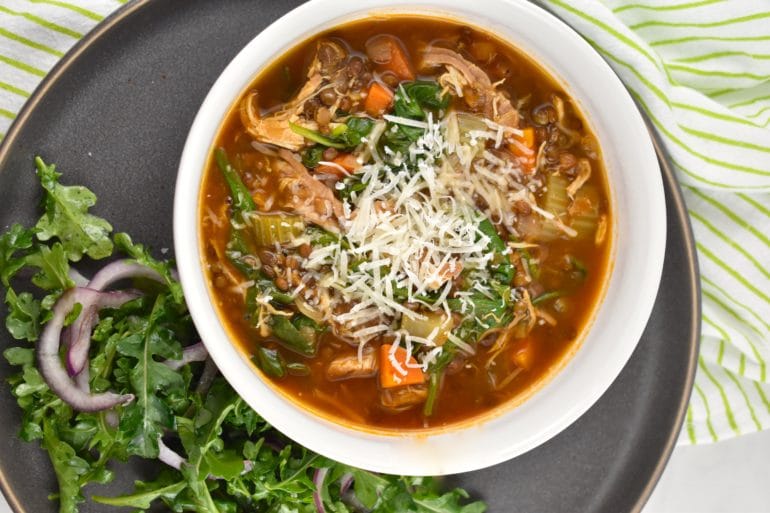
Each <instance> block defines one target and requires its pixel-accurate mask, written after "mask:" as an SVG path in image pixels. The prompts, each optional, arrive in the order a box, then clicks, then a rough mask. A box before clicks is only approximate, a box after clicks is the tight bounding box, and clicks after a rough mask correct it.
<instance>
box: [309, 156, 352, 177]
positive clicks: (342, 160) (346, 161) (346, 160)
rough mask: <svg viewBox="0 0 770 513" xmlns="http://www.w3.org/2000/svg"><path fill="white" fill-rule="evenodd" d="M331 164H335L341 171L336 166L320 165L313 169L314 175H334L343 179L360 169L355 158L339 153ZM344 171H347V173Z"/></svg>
mask: <svg viewBox="0 0 770 513" xmlns="http://www.w3.org/2000/svg"><path fill="white" fill-rule="evenodd" d="M332 162H333V163H335V164H337V166H340V167H341V168H342V169H340V167H337V166H330V165H327V164H321V165H319V166H318V167H317V168H316V169H315V171H316V173H323V174H326V175H334V176H336V177H337V178H345V177H346V176H347V175H349V174H350V173H352V172H353V171H355V170H356V169H358V168H359V167H361V164H359V163H358V160H357V159H356V156H355V155H353V154H352V153H340V154H339V155H337V156H336V157H334V158H333V159H332ZM343 169H344V171H343ZM345 171H347V173H346V172H345Z"/></svg>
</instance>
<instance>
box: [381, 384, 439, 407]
mask: <svg viewBox="0 0 770 513" xmlns="http://www.w3.org/2000/svg"><path fill="white" fill-rule="evenodd" d="M427 398H428V389H427V388H426V387H425V386H422V385H416V386H412V385H408V386H401V387H396V388H386V389H384V390H382V391H380V403H381V404H382V406H383V407H385V408H386V409H388V410H392V411H404V410H408V409H410V408H413V407H415V406H417V405H418V404H422V403H424V402H425V400H426V399H427Z"/></svg>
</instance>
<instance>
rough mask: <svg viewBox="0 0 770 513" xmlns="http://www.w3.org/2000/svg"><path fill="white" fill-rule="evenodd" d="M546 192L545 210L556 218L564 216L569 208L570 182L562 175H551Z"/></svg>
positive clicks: (547, 180) (547, 181) (544, 199)
mask: <svg viewBox="0 0 770 513" xmlns="http://www.w3.org/2000/svg"><path fill="white" fill-rule="evenodd" d="M545 184H546V188H547V189H546V191H545V197H544V198H543V208H544V209H545V210H547V211H549V212H550V213H552V214H554V215H556V216H563V215H564V214H566V213H567V209H568V208H569V196H568V195H567V186H568V185H569V180H567V178H565V177H564V176H562V175H556V174H551V175H548V178H547V179H546V182H545Z"/></svg>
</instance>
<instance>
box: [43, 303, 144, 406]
mask: <svg viewBox="0 0 770 513" xmlns="http://www.w3.org/2000/svg"><path fill="white" fill-rule="evenodd" d="M100 294H107V295H108V296H109V297H115V296H110V294H119V295H120V296H122V297H123V298H124V302H125V293H100V292H97V291H95V290H90V289H82V288H74V289H70V290H68V291H67V292H65V293H64V294H63V295H62V297H61V298H59V300H58V301H57V302H56V305H54V307H53V318H52V319H51V320H50V321H48V324H46V326H45V329H44V330H43V333H42V334H41V335H40V341H39V342H38V347H37V357H38V362H39V366H40V373H41V374H42V376H43V379H44V380H45V382H46V383H47V384H48V386H49V387H50V388H51V390H52V391H53V392H54V393H55V394H56V395H57V396H59V397H60V398H61V399H62V400H63V401H64V402H65V403H67V404H69V405H70V406H72V407H73V408H74V409H76V410H78V411H85V412H93V411H101V410H107V409H110V408H112V407H114V406H117V405H119V404H126V403H128V402H131V401H133V399H134V396H133V395H132V394H124V395H120V394H115V393H112V392H105V393H103V394H90V393H89V392H88V391H84V390H81V389H80V388H78V386H77V385H76V384H75V383H74V382H73V381H72V379H70V377H69V376H68V375H67V371H66V370H65V369H64V366H63V365H62V362H61V359H60V358H59V344H60V339H61V330H62V327H63V326H64V319H65V318H66V317H67V314H68V313H69V312H70V311H72V308H73V307H74V306H75V304H76V303H80V304H86V303H88V304H98V303H99V300H98V298H97V296H98V295H100Z"/></svg>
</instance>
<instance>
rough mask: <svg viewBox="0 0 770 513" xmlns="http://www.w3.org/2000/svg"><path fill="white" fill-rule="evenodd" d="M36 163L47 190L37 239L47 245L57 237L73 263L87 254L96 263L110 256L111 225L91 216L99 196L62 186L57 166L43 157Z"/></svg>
mask: <svg viewBox="0 0 770 513" xmlns="http://www.w3.org/2000/svg"><path fill="white" fill-rule="evenodd" d="M35 164H36V166H37V176H38V178H39V179H40V185H41V186H42V187H43V189H45V196H44V198H43V205H44V207H45V215H43V216H42V217H41V218H40V220H39V221H38V222H37V224H36V225H35V228H36V230H37V232H36V235H37V238H38V239H39V240H41V241H44V242H45V241H47V240H50V239H52V238H54V237H56V238H58V239H59V240H60V241H61V243H62V245H63V247H64V251H65V252H66V254H67V258H69V259H70V260H72V261H73V262H78V261H80V259H81V258H82V257H83V255H84V254H85V255H88V256H89V257H91V258H93V259H95V260H98V259H101V258H105V257H108V256H110V255H111V254H112V241H111V240H110V237H109V234H110V232H111V231H112V226H111V225H110V223H108V222H107V221H105V220H104V219H102V218H100V217H96V216H94V215H92V214H89V213H88V209H89V208H90V207H92V206H94V205H95V204H96V195H94V193H93V192H91V191H90V190H88V189H87V188H85V187H83V186H79V185H71V186H66V185H62V184H60V183H59V177H60V176H61V174H60V173H57V172H56V166H55V165H53V164H51V165H50V166H49V165H47V164H46V163H45V162H43V159H41V158H40V157H36V158H35Z"/></svg>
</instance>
